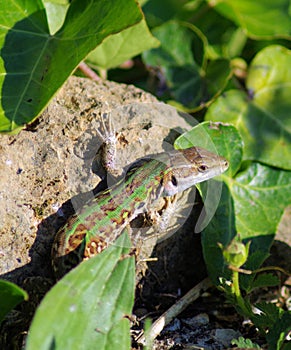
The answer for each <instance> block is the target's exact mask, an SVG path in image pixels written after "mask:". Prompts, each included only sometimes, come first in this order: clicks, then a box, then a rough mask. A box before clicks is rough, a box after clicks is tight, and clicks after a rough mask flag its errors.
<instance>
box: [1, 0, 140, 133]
mask: <svg viewBox="0 0 291 350" xmlns="http://www.w3.org/2000/svg"><path fill="white" fill-rule="evenodd" d="M0 7H1V13H0V38H1V39H0V47H1V57H0V73H1V74H0V87H1V107H2V109H1V110H0V131H5V132H12V131H14V132H15V131H17V130H19V129H20V128H21V127H22V126H23V125H24V124H26V123H29V122H32V121H33V120H34V119H35V118H36V117H37V115H38V114H39V113H40V112H41V111H42V110H43V109H44V108H45V106H46V104H47V103H48V102H49V100H50V99H51V98H52V96H53V95H54V94H55V93H56V91H57V90H58V89H59V88H60V87H61V86H62V84H63V83H64V82H65V80H66V79H67V78H68V76H69V75H70V74H71V73H72V72H73V70H74V69H75V68H76V66H77V65H78V64H79V63H80V61H81V60H82V59H84V58H85V57H86V56H87V55H88V53H89V52H90V51H92V50H93V49H94V48H95V47H96V46H97V45H98V44H100V43H101V42H102V41H103V40H104V39H105V38H106V37H108V36H109V35H111V34H113V33H117V32H119V31H121V30H123V29H125V28H128V27H130V26H132V25H134V24H136V23H138V22H140V21H141V20H142V13H141V11H140V9H139V7H138V6H137V4H136V3H135V1H134V0H120V1H113V0H109V1H108V0H99V1H91V0H75V1H73V2H71V3H70V5H69V8H68V10H67V12H66V16H65V20H64V22H63V24H62V26H61V28H60V29H59V30H58V31H57V32H56V33H54V34H51V32H50V29H49V27H48V23H47V12H46V10H45V8H44V6H43V4H42V2H41V1H23V0H15V1H8V2H7V1H6V0H0ZM48 13H49V16H51V14H50V12H48ZM50 19H51V17H50ZM62 21H63V19H62V18H59V19H58V21H56V22H55V23H52V24H51V26H52V27H53V30H56V28H57V27H58V26H59V25H60V23H61V22H62Z"/></svg>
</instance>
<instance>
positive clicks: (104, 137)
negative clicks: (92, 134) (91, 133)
mask: <svg viewBox="0 0 291 350" xmlns="http://www.w3.org/2000/svg"><path fill="white" fill-rule="evenodd" d="M96 133H97V135H98V137H99V138H100V139H101V141H102V142H103V143H102V145H101V147H100V148H99V150H98V151H97V153H96V156H95V158H94V161H93V171H94V172H96V173H97V174H98V175H100V177H101V178H102V179H104V178H105V176H106V174H107V173H110V174H112V175H113V176H119V175H120V174H121V171H120V169H118V167H117V165H116V144H117V140H118V134H117V133H116V132H115V130H114V126H113V123H112V118H111V114H110V113H104V114H103V115H102V118H100V126H99V128H98V129H96Z"/></svg>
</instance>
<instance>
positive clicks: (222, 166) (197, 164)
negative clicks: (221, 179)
mask: <svg viewBox="0 0 291 350" xmlns="http://www.w3.org/2000/svg"><path fill="white" fill-rule="evenodd" d="M168 156H169V166H168V169H167V171H165V173H164V176H163V178H162V187H163V195H164V196H173V195H174V194H176V193H178V192H182V191H184V190H186V189H187V188H189V187H192V186H193V185H195V184H196V183H199V182H202V181H205V180H208V179H210V178H212V177H214V176H217V175H219V174H221V173H223V172H224V171H225V170H227V168H228V165H229V164H228V161H227V160H226V159H225V158H223V157H221V156H219V155H217V154H214V153H212V152H210V151H207V150H206V149H203V148H200V147H191V148H187V149H184V150H175V151H172V152H169V153H168Z"/></svg>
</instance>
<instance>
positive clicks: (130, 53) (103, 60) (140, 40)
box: [86, 20, 159, 69]
mask: <svg viewBox="0 0 291 350" xmlns="http://www.w3.org/2000/svg"><path fill="white" fill-rule="evenodd" d="M157 46H159V41H158V40H157V39H156V38H155V37H153V36H152V35H151V33H150V31H149V29H148V27H147V24H146V22H145V20H142V21H141V22H140V23H138V24H136V25H134V26H132V27H130V28H127V29H125V30H123V31H122V32H120V33H117V34H114V35H111V36H109V37H107V38H106V39H105V40H104V41H103V42H102V44H101V45H99V46H98V47H97V48H96V49H95V50H93V51H92V52H91V53H90V54H89V55H88V57H87V59H86V60H87V61H88V62H89V63H91V64H94V65H96V66H98V67H102V68H105V69H108V68H112V67H116V66H118V65H120V64H121V63H123V62H125V61H126V60H128V59H129V58H132V57H134V56H136V55H138V54H140V53H141V52H143V51H145V50H149V49H151V48H153V47H157Z"/></svg>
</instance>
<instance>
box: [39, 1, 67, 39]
mask: <svg viewBox="0 0 291 350" xmlns="http://www.w3.org/2000/svg"><path fill="white" fill-rule="evenodd" d="M42 2H43V5H44V7H45V10H46V14H47V21H48V26H49V30H50V34H52V35H53V34H55V33H56V32H57V31H58V30H59V29H60V28H61V27H62V25H63V23H64V21H65V19H66V14H67V11H68V8H69V6H70V2H69V0H42Z"/></svg>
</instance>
